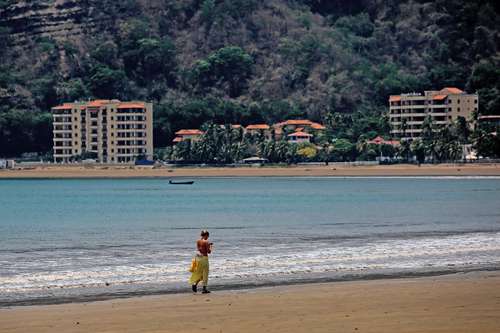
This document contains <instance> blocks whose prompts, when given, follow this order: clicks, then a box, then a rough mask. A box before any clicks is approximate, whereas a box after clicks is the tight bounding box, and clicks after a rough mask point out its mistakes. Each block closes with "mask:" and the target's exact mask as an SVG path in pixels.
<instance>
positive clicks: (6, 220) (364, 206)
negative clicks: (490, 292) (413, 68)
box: [0, 177, 500, 306]
mask: <svg viewBox="0 0 500 333" xmlns="http://www.w3.org/2000/svg"><path fill="white" fill-rule="evenodd" d="M203 228H207V229H208V230H209V231H210V233H211V236H210V239H211V241H213V242H214V253H213V255H212V257H211V258H210V265H211V266H210V285H211V287H212V288H213V289H220V288H240V287H243V288H246V287H250V286H257V285H274V284H284V283H296V282H297V283H298V282H303V281H328V280H331V281H335V280H346V279H363V278H371V277H377V276H404V275H421V274H441V273H446V272H461V271H470V270H485V269H498V268H499V267H500V178H498V177H489V178H488V177H470V178H453V177H420V178H419V177H414V178H408V177H401V178H398V177H394V178H377V177H372V178H370V177H366V178H358V177H352V178H327V177H325V178H307V177H304V178H196V179H195V184H194V185H191V186H186V185H184V186H182V185H169V184H168V180H166V179H106V180H102V179H100V180H98V179H72V180H69V179H68V180H0V306H8V305H15V304H33V303H50V302H59V301H73V300H86V299H101V298H107V297H121V296H128V295H134V294H154V293H165V292H179V291H187V290H189V286H188V282H187V280H188V278H189V273H188V271H187V269H188V267H189V265H190V261H191V258H192V256H193V255H194V254H195V241H196V240H197V239H198V237H199V232H200V230H201V229H203Z"/></svg>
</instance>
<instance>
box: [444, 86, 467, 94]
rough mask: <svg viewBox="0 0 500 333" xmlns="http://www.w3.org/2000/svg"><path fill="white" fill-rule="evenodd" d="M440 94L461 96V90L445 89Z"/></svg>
mask: <svg viewBox="0 0 500 333" xmlns="http://www.w3.org/2000/svg"><path fill="white" fill-rule="evenodd" d="M440 93H443V94H463V93H464V92H463V90H460V89H458V88H455V87H445V88H443V89H442V90H441V91H440Z"/></svg>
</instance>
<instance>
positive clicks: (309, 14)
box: [0, 0, 500, 156]
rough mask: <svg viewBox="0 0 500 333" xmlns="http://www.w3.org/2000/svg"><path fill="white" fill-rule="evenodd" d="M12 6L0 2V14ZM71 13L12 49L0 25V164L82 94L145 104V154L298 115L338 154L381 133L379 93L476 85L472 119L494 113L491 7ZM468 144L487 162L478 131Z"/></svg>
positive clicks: (175, 6)
mask: <svg viewBox="0 0 500 333" xmlns="http://www.w3.org/2000/svg"><path fill="white" fill-rule="evenodd" d="M12 3H13V1H0V17H2V15H1V14H2V12H3V11H5V10H6V9H8V8H9V6H11V5H12ZM153 3H154V4H153ZM80 5H81V6H93V7H94V10H93V11H92V13H94V15H95V17H94V18H95V22H97V23H96V26H95V29H97V30H95V31H93V32H89V33H88V34H86V35H84V36H83V37H79V38H59V37H57V38H56V37H54V38H52V37H50V36H45V37H40V36H37V35H32V36H29V38H27V39H25V40H23V41H22V42H19V41H18V40H16V38H17V37H16V36H17V35H16V34H15V32H16V31H15V29H16V27H14V26H11V25H10V24H9V20H0V59H2V60H1V63H0V102H1V103H0V156H14V155H18V154H20V153H22V152H26V151H36V152H47V151H49V150H50V149H51V146H52V141H51V130H50V127H51V124H50V121H51V117H50V114H48V111H49V110H50V107H51V106H53V105H56V104H58V103H61V102H63V101H73V100H78V99H80V100H81V99H88V98H119V99H122V100H132V99H141V100H148V101H153V103H154V111H155V130H154V141H155V146H156V147H165V146H167V145H169V144H170V142H171V140H172V138H173V136H174V134H173V133H174V132H175V131H176V130H178V129H180V128H199V127H201V126H202V125H203V124H205V123H207V122H212V123H218V124H224V123H241V124H243V125H246V124H249V123H255V122H267V123H272V122H276V121H279V120H284V119H289V118H297V117H308V118H310V119H312V120H316V121H321V122H323V123H325V124H330V127H331V128H332V133H333V134H332V135H333V137H332V138H331V140H336V141H335V142H337V146H339V145H340V144H347V143H348V144H350V145H351V146H349V147H350V148H352V146H353V147H359V146H360V145H362V143H363V142H364V141H366V139H370V138H373V137H375V136H376V135H382V136H384V137H389V127H388V124H387V119H386V118H385V117H384V116H383V114H384V112H386V111H387V99H388V95H389V94H398V93H402V92H411V91H423V90H430V89H440V88H442V87H444V86H456V87H458V88H461V89H465V90H467V91H471V92H475V91H477V92H478V93H479V95H480V113H482V114H500V55H499V45H500V34H499V29H498V27H499V26H500V15H499V13H500V9H499V5H498V3H497V2H496V1H493V0H473V1H465V0H446V1H444V0H437V1H425V0H391V1H368V0H356V1H340V0H334V1H323V0H270V1H263V0H183V1H176V0H162V1H155V2H147V3H145V2H143V1H136V0H127V1H119V2H117V1H85V2H84V1H82V2H81V4H80ZM82 22H84V21H82ZM82 24H83V23H82ZM335 126H337V127H335ZM450 132H452V130H451V129H450ZM468 140H469V141H471V140H475V141H474V143H475V144H476V145H480V146H487V147H490V148H489V150H488V149H486V148H485V150H484V151H483V155H494V154H495V152H494V149H495V148H494V147H497V145H498V143H495V142H496V141H495V140H498V139H496V138H495V137H491V136H490V135H489V134H488V132H487V131H486V132H484V133H483V134H480V133H479V134H475V135H474V136H471V137H470V138H468ZM485 142H486V143H487V142H493V143H491V144H485ZM349 147H347V148H349ZM344 148H345V147H344ZM409 149H411V147H410V148H409ZM355 150H356V149H355ZM357 151H358V154H357V155H356V154H354V155H356V156H364V155H363V154H361V153H359V151H360V150H359V149H357ZM360 154H361V155H360ZM496 154H498V151H497V153H496ZM354 155H353V156H354Z"/></svg>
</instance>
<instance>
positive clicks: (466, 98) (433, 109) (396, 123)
mask: <svg viewBox="0 0 500 333" xmlns="http://www.w3.org/2000/svg"><path fill="white" fill-rule="evenodd" d="M478 103H479V102H478V95H477V94H468V93H466V92H464V91H462V90H460V89H458V88H453V87H447V88H444V89H442V90H437V91H425V92H424V94H420V93H411V94H401V95H391V96H390V97H389V120H390V123H391V126H392V130H391V134H392V135H394V136H395V137H398V138H404V139H411V138H418V137H420V134H421V133H422V124H423V123H424V120H425V118H426V117H427V116H431V117H432V120H433V122H434V125H437V126H438V127H439V126H445V125H447V124H450V123H451V122H453V121H455V120H456V119H457V118H458V117H464V118H465V119H467V120H468V119H470V118H471V116H472V113H473V112H474V111H477V110H478V107H479V106H478ZM405 122H406V128H404V127H405V126H402V125H403V124H404V123H405Z"/></svg>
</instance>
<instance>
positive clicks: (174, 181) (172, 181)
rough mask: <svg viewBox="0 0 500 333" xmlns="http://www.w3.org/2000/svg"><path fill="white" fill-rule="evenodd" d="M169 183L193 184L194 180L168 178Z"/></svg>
mask: <svg viewBox="0 0 500 333" xmlns="http://www.w3.org/2000/svg"><path fill="white" fill-rule="evenodd" d="M168 183H169V184H172V185H193V184H194V181H193V180H177V181H176V180H169V181H168Z"/></svg>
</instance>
